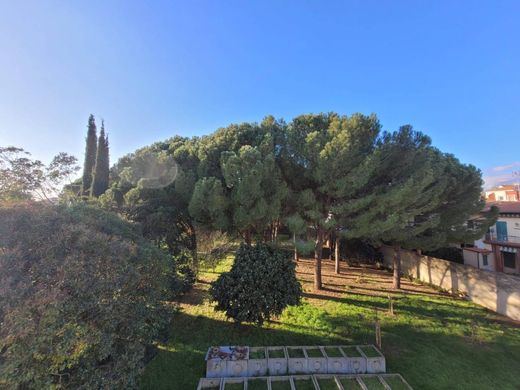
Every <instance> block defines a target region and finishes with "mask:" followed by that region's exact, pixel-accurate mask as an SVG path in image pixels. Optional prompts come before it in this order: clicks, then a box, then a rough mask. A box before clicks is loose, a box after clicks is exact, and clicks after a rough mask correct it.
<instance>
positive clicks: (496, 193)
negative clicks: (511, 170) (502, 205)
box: [485, 184, 520, 202]
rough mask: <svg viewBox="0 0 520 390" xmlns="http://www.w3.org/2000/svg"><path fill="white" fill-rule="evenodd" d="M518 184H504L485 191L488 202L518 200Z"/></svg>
mask: <svg viewBox="0 0 520 390" xmlns="http://www.w3.org/2000/svg"><path fill="white" fill-rule="evenodd" d="M519 189H520V186H519V185H518V184H504V185H500V186H496V187H493V188H491V189H489V190H487V191H486V192H485V194H486V201H488V202H518V201H520V190H519Z"/></svg>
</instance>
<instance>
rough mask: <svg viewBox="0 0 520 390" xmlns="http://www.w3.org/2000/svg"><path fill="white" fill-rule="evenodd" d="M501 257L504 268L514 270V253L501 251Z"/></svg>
mask: <svg viewBox="0 0 520 390" xmlns="http://www.w3.org/2000/svg"><path fill="white" fill-rule="evenodd" d="M502 257H503V258H504V267H507V268H516V253H512V252H503V251H502Z"/></svg>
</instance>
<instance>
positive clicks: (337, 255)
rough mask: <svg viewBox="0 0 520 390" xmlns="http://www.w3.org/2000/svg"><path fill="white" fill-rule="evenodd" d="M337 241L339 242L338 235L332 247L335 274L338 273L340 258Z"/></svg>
mask: <svg viewBox="0 0 520 390" xmlns="http://www.w3.org/2000/svg"><path fill="white" fill-rule="evenodd" d="M339 242H340V239H339V237H336V245H335V248H334V261H335V263H334V271H335V272H336V274H338V275H339V273H340V269H339V261H340V260H341V258H340V256H341V255H340V251H339Z"/></svg>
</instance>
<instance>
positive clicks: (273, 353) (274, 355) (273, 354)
mask: <svg viewBox="0 0 520 390" xmlns="http://www.w3.org/2000/svg"><path fill="white" fill-rule="evenodd" d="M267 354H268V355H269V357H270V358H271V359H284V358H285V353H284V351H283V349H268V350H267Z"/></svg>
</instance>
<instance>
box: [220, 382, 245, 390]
mask: <svg viewBox="0 0 520 390" xmlns="http://www.w3.org/2000/svg"><path fill="white" fill-rule="evenodd" d="M224 390H244V384H243V383H226V385H225V386H224Z"/></svg>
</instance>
